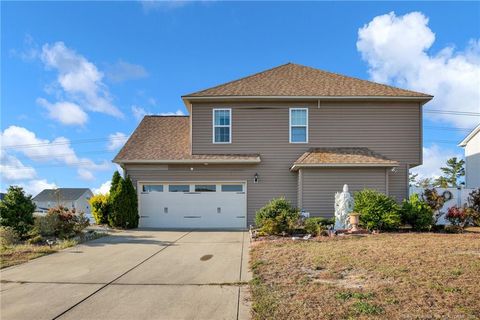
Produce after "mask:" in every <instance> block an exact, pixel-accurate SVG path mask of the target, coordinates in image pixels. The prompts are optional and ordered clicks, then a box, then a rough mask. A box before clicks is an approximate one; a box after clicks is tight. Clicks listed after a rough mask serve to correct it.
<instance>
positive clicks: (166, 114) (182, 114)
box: [159, 109, 185, 116]
mask: <svg viewBox="0 0 480 320" xmlns="http://www.w3.org/2000/svg"><path fill="white" fill-rule="evenodd" d="M159 115H161V116H184V115H185V113H183V111H182V110H180V109H178V110H177V111H175V112H162V113H159Z"/></svg>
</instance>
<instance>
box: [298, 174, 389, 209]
mask: <svg viewBox="0 0 480 320" xmlns="http://www.w3.org/2000/svg"><path fill="white" fill-rule="evenodd" d="M302 170H303V173H302V175H303V179H302V181H303V183H302V191H303V192H302V203H303V209H304V210H305V211H307V212H310V215H311V216H322V217H332V216H333V215H334V213H335V209H334V199H335V193H336V192H340V191H342V188H343V185H344V184H348V187H349V190H350V192H352V193H353V192H355V191H359V190H362V189H364V188H369V189H375V190H378V191H380V192H384V193H385V192H386V188H385V173H386V172H385V169H384V168H322V169H302Z"/></svg>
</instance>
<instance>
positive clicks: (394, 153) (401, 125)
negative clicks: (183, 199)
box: [126, 101, 421, 224]
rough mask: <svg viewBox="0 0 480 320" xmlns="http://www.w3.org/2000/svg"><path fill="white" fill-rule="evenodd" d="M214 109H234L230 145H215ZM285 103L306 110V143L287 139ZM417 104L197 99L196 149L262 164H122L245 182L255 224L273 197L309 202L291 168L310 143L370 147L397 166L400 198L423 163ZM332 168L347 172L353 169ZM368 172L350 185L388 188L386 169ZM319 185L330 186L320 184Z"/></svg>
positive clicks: (151, 175) (139, 170)
mask: <svg viewBox="0 0 480 320" xmlns="http://www.w3.org/2000/svg"><path fill="white" fill-rule="evenodd" d="M214 107H215V108H232V143H231V144H213V143H212V109H213V108H214ZM290 107H308V108H309V139H308V140H309V143H306V144H290V143H289V132H288V130H289V108H290ZM419 109H420V106H419V104H418V103H413V102H402V103H398V102H392V103H374V102H371V103H366V102H349V103H347V102H345V103H339V102H321V103H320V107H318V103H317V102H311V101H310V102H302V101H298V102H288V103H280V102H242V103H239V102H237V103H215V104H211V103H206V102H205V103H201V104H200V103H199V104H195V105H193V106H192V108H191V119H192V127H191V128H192V132H191V136H192V152H193V154H228V153H237V154H238V153H240V154H252V153H257V154H259V155H260V157H261V160H262V162H261V163H260V164H258V165H213V164H210V165H169V166H168V170H165V168H162V169H163V170H158V169H156V166H155V165H152V166H151V167H148V166H147V167H145V168H144V167H133V166H128V165H127V166H126V170H127V173H128V174H129V175H130V177H131V178H132V179H133V180H134V181H139V180H142V181H155V180H156V181H159V180H162V181H201V180H205V181H222V180H223V181H227V180H230V181H247V182H248V186H247V210H248V212H247V216H248V219H247V220H248V222H247V223H248V224H252V223H253V222H254V216H255V212H256V211H257V210H258V209H259V208H261V207H262V206H263V205H264V204H265V203H267V202H268V201H269V200H270V199H272V198H274V197H279V196H285V197H286V198H287V199H288V200H289V201H291V202H292V204H293V205H294V206H297V205H303V207H305V206H306V204H308V203H309V201H312V199H310V196H308V195H306V194H305V192H306V191H305V190H303V192H302V186H299V184H298V182H299V176H298V173H297V172H291V171H290V170H289V169H290V167H291V165H292V164H293V162H294V161H295V160H296V159H297V158H298V157H300V156H301V155H302V154H303V153H304V152H305V151H307V150H308V149H309V148H311V147H367V148H369V149H371V150H372V151H375V152H377V153H380V154H382V155H384V156H386V157H388V158H390V159H391V160H396V161H398V162H399V163H400V167H398V168H397V170H396V172H395V173H393V172H389V179H388V181H389V186H388V187H389V188H388V189H389V193H390V195H392V196H394V197H395V198H396V199H397V200H398V201H400V200H402V199H403V198H405V197H406V195H407V178H408V174H407V164H410V165H412V166H414V165H418V164H420V163H421V159H420V155H421V140H420V139H421V137H420V127H419V123H420V122H419V121H420V119H419V114H420V112H419ZM192 167H193V168H194V170H193V171H191V170H190V168H192ZM310 170H312V171H315V170H317V171H318V170H320V169H309V171H308V172H307V171H304V169H302V177H301V179H300V180H303V181H306V180H307V179H309V172H310ZM335 170H339V172H340V171H341V172H348V170H350V169H348V168H342V169H335ZM368 170H369V171H368V172H370V173H372V172H375V174H373V175H369V174H367V175H366V176H365V177H364V178H362V179H363V181H364V182H361V181H357V182H355V181H354V183H357V184H358V183H364V184H365V185H370V183H375V185H383V188H384V189H383V190H384V191H385V168H378V169H376V168H369V169H368ZM365 172H366V171H365ZM378 172H381V173H382V174H381V181H377V180H375V181H373V182H372V181H371V180H369V179H377V178H378V175H377V174H378ZM255 173H258V175H259V183H258V184H254V183H253V176H254V175H255ZM338 177H339V180H338V183H337V184H336V185H334V188H335V191H341V187H342V186H343V184H344V183H345V182H342V181H343V180H345V179H343V178H341V177H342V176H341V175H339V176H338ZM346 177H347V178H350V175H348V174H347V176H346ZM340 180H342V181H340ZM305 184H306V182H304V185H305ZM322 186H323V187H324V188H327V187H328V188H330V187H331V185H330V184H323V183H322ZM328 192H330V193H331V191H328ZM307 193H308V192H307ZM318 196H319V195H318V194H317V193H316V194H315V195H313V197H318ZM300 197H301V198H300ZM323 197H327V198H329V199H328V201H327V202H328V203H330V204H331V205H332V206H333V195H332V194H330V195H323ZM325 199H326V198H325ZM315 201H316V200H315ZM300 202H303V204H301V203H300ZM331 208H333V207H331ZM331 208H330V209H328V208H327V209H322V210H324V211H323V212H324V213H325V214H326V213H327V212H332V211H331Z"/></svg>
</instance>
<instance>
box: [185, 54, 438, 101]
mask: <svg viewBox="0 0 480 320" xmlns="http://www.w3.org/2000/svg"><path fill="white" fill-rule="evenodd" d="M198 97H386V98H388V97H391V98H395V97H404V98H416V99H419V100H430V99H431V98H432V96H430V95H427V94H424V93H420V92H415V91H411V90H405V89H400V88H396V87H392V86H388V85H385V84H380V83H376V82H372V81H369V80H363V79H358V78H353V77H349V76H345V75H341V74H338V73H333V72H329V71H324V70H320V69H316V68H312V67H309V66H304V65H301V64H297V63H294V62H287V63H285V64H282V65H279V66H276V67H273V68H270V69H267V70H263V71H260V72H257V73H254V74H252V75H248V76H245V77H242V78H240V79H236V80H233V81H230V82H227V83H224V84H220V85H217V86H214V87H211V88H208V89H205V90H201V91H198V92H194V93H191V94H188V95H185V96H183V98H184V99H186V100H188V99H189V98H198Z"/></svg>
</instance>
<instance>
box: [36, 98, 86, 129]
mask: <svg viewBox="0 0 480 320" xmlns="http://www.w3.org/2000/svg"><path fill="white" fill-rule="evenodd" d="M37 103H38V104H39V105H41V106H43V107H45V109H47V110H48V116H49V117H50V118H51V119H53V120H57V121H58V122H60V123H62V124H65V125H80V126H82V125H84V124H85V123H86V122H87V120H88V115H87V113H86V112H85V111H83V110H82V108H80V106H79V105H78V104H75V103H72V102H56V103H50V102H48V101H47V100H45V99H43V98H38V99H37Z"/></svg>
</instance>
